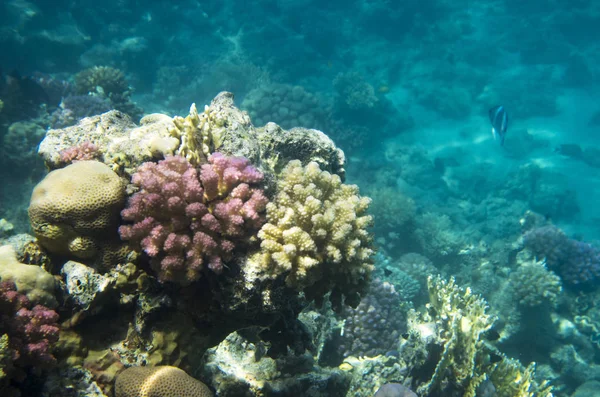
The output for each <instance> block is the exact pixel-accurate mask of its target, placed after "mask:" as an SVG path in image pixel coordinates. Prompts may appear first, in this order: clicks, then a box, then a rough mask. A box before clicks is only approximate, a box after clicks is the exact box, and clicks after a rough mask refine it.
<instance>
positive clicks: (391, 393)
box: [373, 383, 417, 397]
mask: <svg viewBox="0 0 600 397" xmlns="http://www.w3.org/2000/svg"><path fill="white" fill-rule="evenodd" d="M373 397H417V395H416V394H415V393H414V392H413V391H412V390H410V389H409V388H408V387H406V386H404V385H401V384H400V383H386V384H385V385H383V386H381V387H380V388H379V390H377V393H375V395H374V396H373Z"/></svg>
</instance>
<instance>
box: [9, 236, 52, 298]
mask: <svg viewBox="0 0 600 397" xmlns="http://www.w3.org/2000/svg"><path fill="white" fill-rule="evenodd" d="M0 279H1V280H2V281H12V282H14V283H15V285H16V286H17V290H18V291H19V292H20V293H22V294H24V295H26V296H27V298H29V300H30V301H31V302H33V304H36V305H37V304H41V305H44V306H48V307H56V306H57V305H58V303H57V301H56V298H55V297H54V289H55V282H54V277H52V275H51V274H50V273H48V272H47V271H45V270H44V269H42V268H41V267H39V266H37V265H26V264H24V263H21V262H19V260H18V259H17V254H16V253H15V250H14V249H13V247H12V246H10V245H4V246H1V247H0Z"/></svg>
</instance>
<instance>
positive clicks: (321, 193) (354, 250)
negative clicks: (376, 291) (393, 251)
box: [246, 161, 373, 307]
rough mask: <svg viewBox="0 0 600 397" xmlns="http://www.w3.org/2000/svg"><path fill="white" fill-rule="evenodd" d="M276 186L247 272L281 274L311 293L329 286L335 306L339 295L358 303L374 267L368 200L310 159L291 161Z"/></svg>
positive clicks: (266, 275)
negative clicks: (257, 250)
mask: <svg viewBox="0 0 600 397" xmlns="http://www.w3.org/2000/svg"><path fill="white" fill-rule="evenodd" d="M277 189H278V192H277V195H276V196H275V199H274V201H273V202H271V203H269V204H268V205H267V221H268V223H266V224H265V225H264V226H263V227H262V228H261V230H260V231H259V233H258V237H259V238H260V239H261V240H262V243H261V251H260V252H259V253H257V254H255V255H253V256H252V257H251V258H250V259H249V261H248V264H247V266H246V272H247V273H248V274H250V273H253V272H254V273H255V276H256V277H258V278H262V279H267V278H271V279H274V278H277V277H279V276H281V275H283V276H285V282H286V284H287V285H288V286H289V287H292V288H295V289H297V290H301V291H304V293H305V294H306V296H307V297H308V298H309V299H317V300H320V299H322V297H323V296H324V295H325V294H326V293H327V292H329V291H332V295H331V299H332V302H333V303H334V305H335V306H337V307H340V302H341V296H342V295H344V296H345V297H346V300H347V302H348V303H349V304H350V305H351V306H356V305H357V304H358V299H357V298H358V297H359V294H360V293H361V292H363V289H364V288H365V287H366V285H367V281H368V278H369V275H370V272H371V270H372V268H373V266H372V254H373V249H372V246H371V236H370V234H369V232H368V230H367V228H368V227H369V226H370V225H371V216H369V215H367V214H366V211H367V208H368V207H369V204H370V202H371V200H370V199H369V198H367V197H361V196H359V194H358V187H357V186H356V185H345V184H343V183H342V181H341V180H340V177H339V176H338V175H335V174H330V173H329V172H326V171H321V169H320V168H319V165H318V164H317V163H314V162H311V163H309V164H308V165H306V166H305V167H303V166H302V164H301V163H300V161H290V162H289V164H288V165H287V166H286V168H285V169H284V170H283V171H282V173H281V179H280V180H279V182H278V186H277ZM249 278H250V279H251V278H252V276H250V277H249Z"/></svg>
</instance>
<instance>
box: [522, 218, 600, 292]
mask: <svg viewBox="0 0 600 397" xmlns="http://www.w3.org/2000/svg"><path fill="white" fill-rule="evenodd" d="M523 240H524V243H525V247H527V248H529V249H530V250H531V251H532V252H533V253H534V254H535V255H537V256H538V257H539V258H545V259H546V265H547V266H548V268H549V269H550V270H555V271H556V272H557V274H558V275H559V276H560V277H561V278H562V279H563V280H564V281H565V282H566V283H568V284H582V283H590V282H592V281H594V280H597V279H598V278H600V250H599V249H598V248H596V247H594V246H592V245H590V244H588V243H585V242H583V241H578V240H574V239H570V238H568V237H567V236H566V235H565V233H564V232H563V231H562V230H560V229H559V228H557V227H556V226H553V225H548V226H542V227H538V228H535V229H533V230H530V231H529V232H527V233H526V234H525V236H524V238H523Z"/></svg>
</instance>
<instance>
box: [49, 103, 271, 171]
mask: <svg viewBox="0 0 600 397" xmlns="http://www.w3.org/2000/svg"><path fill="white" fill-rule="evenodd" d="M194 109H195V107H192V111H191V114H190V115H188V116H187V117H185V118H183V117H179V116H176V117H174V118H171V117H168V116H166V115H164V114H158V113H157V114H150V115H147V116H145V117H143V118H142V119H141V120H140V126H139V127H138V126H137V125H135V124H134V123H133V122H132V121H131V119H130V118H129V117H128V116H126V115H124V114H123V113H121V112H118V111H110V112H108V113H104V114H102V115H99V116H93V117H89V118H86V119H83V120H81V121H80V122H79V123H78V124H77V125H75V126H72V127H67V128H63V129H57V130H49V131H48V132H47V133H46V138H44V140H43V141H42V143H41V144H40V148H39V153H40V154H41V155H42V157H43V158H44V161H45V162H46V165H47V166H48V167H49V168H50V169H55V168H59V167H61V166H62V163H61V152H62V151H63V150H65V149H69V148H71V147H75V146H78V145H81V144H82V143H84V142H89V143H90V144H93V145H95V146H97V147H98V148H99V150H98V152H99V154H98V157H99V158H102V159H103V161H104V163H105V164H106V165H108V166H110V167H111V168H113V169H114V170H115V171H117V172H119V173H120V174H129V175H130V174H133V173H134V172H135V171H136V169H137V168H138V167H139V166H140V165H141V164H142V163H144V162H147V161H154V160H157V159H161V158H164V157H165V156H169V155H175V154H183V155H184V157H185V156H187V157H189V158H193V159H196V160H200V159H204V160H205V159H206V156H207V155H208V154H210V153H212V152H213V151H221V152H223V153H226V154H228V155H235V156H244V157H246V158H248V159H249V160H250V161H252V162H253V163H257V162H258V160H259V153H260V150H259V147H258V139H257V137H256V131H255V130H254V128H253V127H252V123H251V122H250V119H249V117H248V115H247V114H245V113H243V112H241V111H240V110H238V109H237V108H236V107H235V106H233V95H232V94H230V93H227V92H223V93H221V94H219V95H218V96H217V97H216V98H215V99H214V100H213V101H212V102H211V105H210V106H208V107H207V108H205V110H204V112H202V113H197V111H194ZM225 121H227V122H225ZM199 128H201V131H200V130H199ZM202 134H204V135H202ZM202 136H205V137H206V138H202ZM203 139H204V141H205V143H206V144H207V145H208V146H207V147H208V148H209V149H210V150H209V151H208V152H204V151H203V150H204V149H203V148H202V147H201V145H199V144H197V143H196V142H197V141H198V142H201V141H202V140H203ZM190 145H191V146H190ZM194 145H195V146H194ZM196 150H199V152H196Z"/></svg>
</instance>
